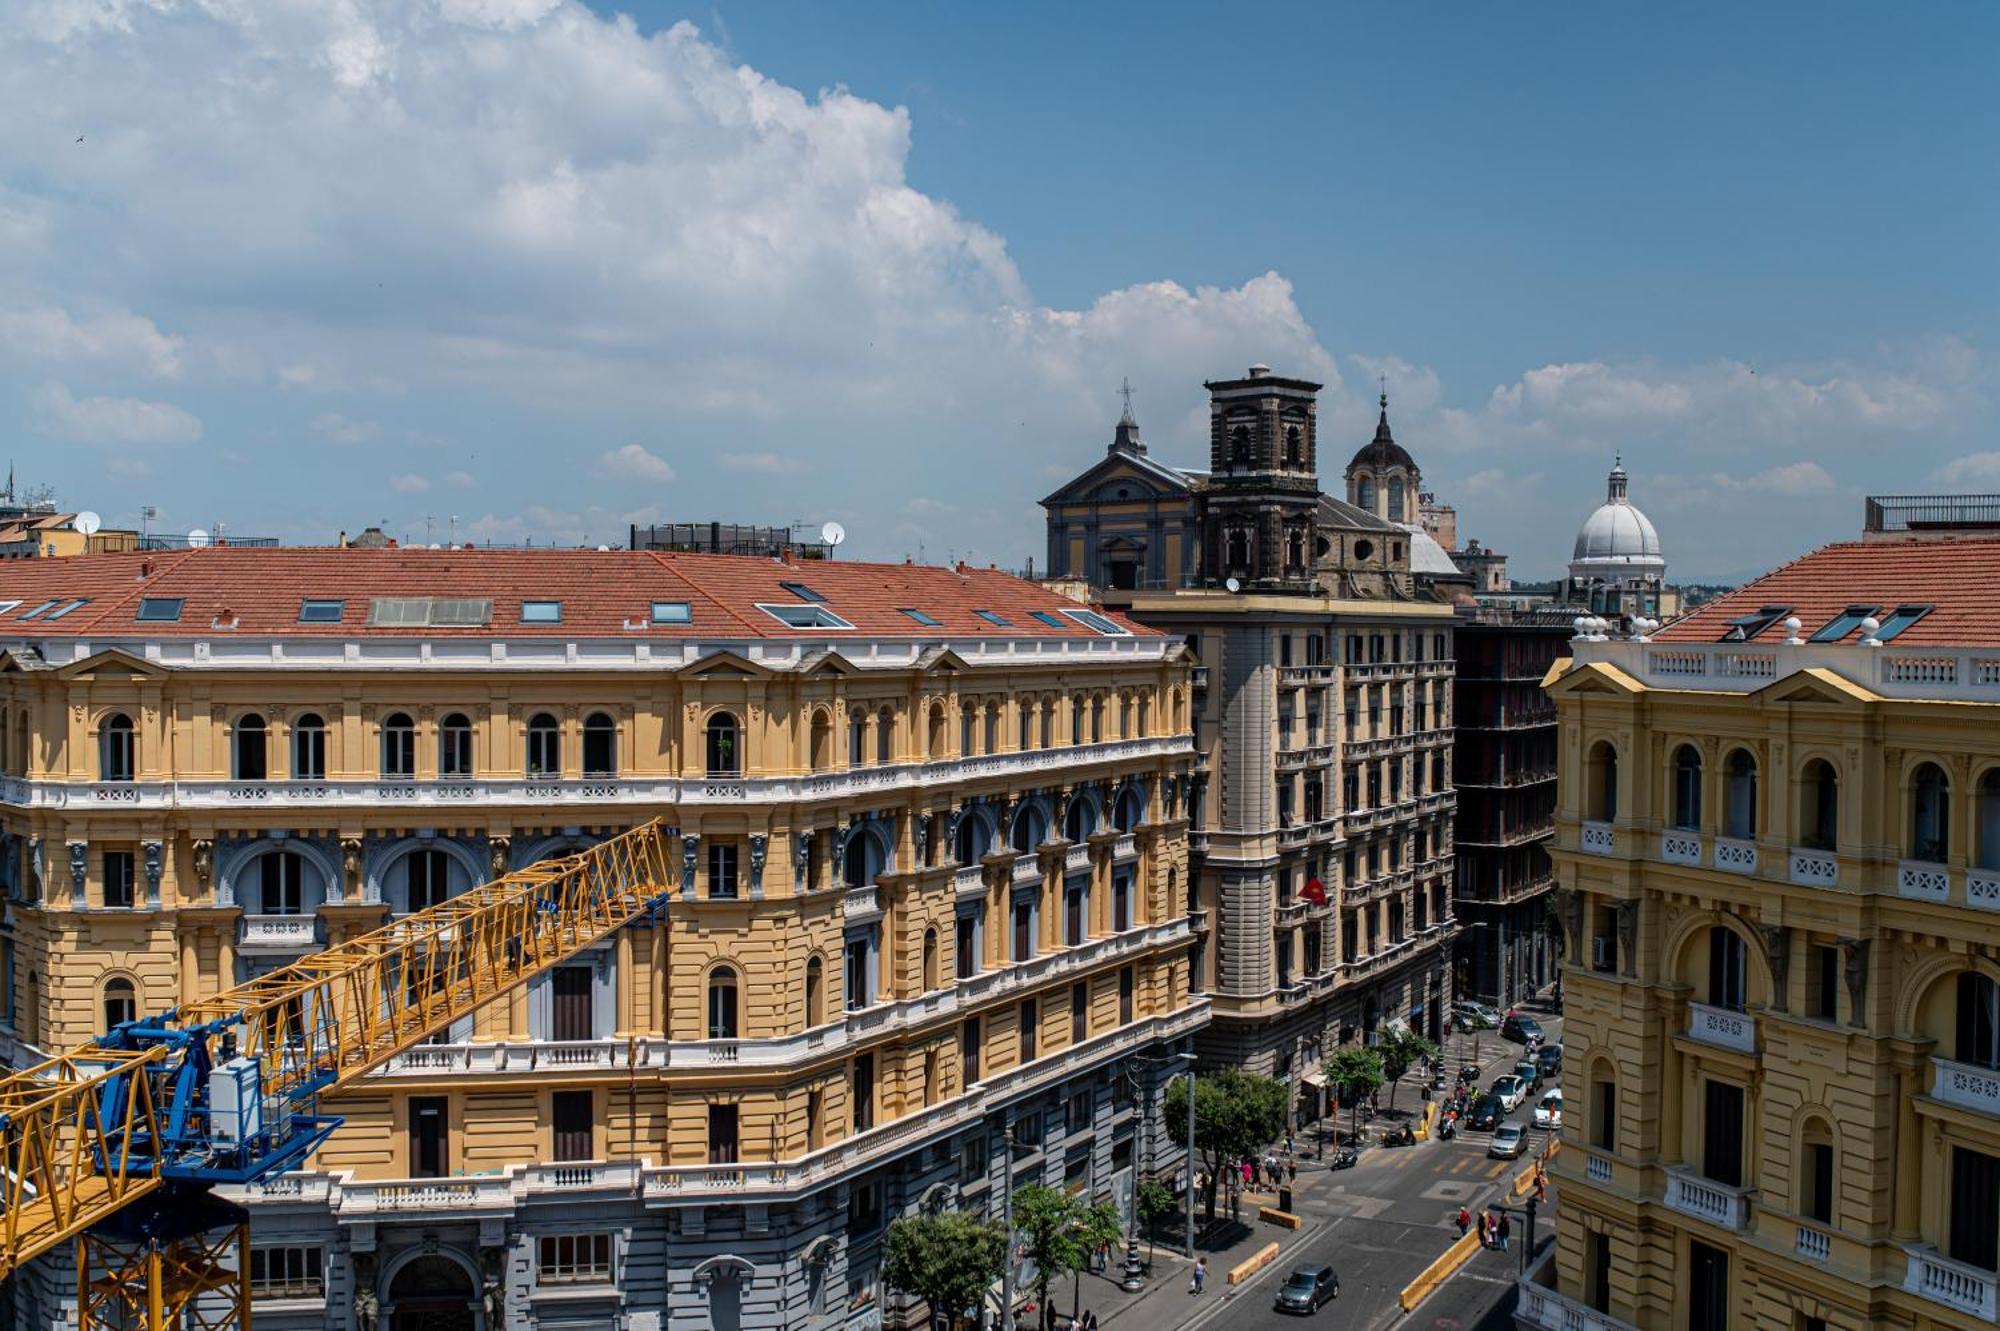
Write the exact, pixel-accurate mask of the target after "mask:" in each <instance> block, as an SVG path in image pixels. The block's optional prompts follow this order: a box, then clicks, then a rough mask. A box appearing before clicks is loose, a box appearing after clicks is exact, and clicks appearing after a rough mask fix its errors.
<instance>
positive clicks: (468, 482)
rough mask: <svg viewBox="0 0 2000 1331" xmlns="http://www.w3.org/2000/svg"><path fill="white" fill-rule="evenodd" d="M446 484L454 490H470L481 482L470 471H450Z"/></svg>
mask: <svg viewBox="0 0 2000 1331" xmlns="http://www.w3.org/2000/svg"><path fill="white" fill-rule="evenodd" d="M444 483H445V484H446V485H449V486H450V487H451V488H452V489H454V490H470V489H472V488H473V487H474V486H475V485H478V484H479V480H478V478H477V477H475V476H474V475H473V474H472V473H471V472H469V471H450V472H446V473H445V477H444Z"/></svg>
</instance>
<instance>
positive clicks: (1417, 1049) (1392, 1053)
mask: <svg viewBox="0 0 2000 1331" xmlns="http://www.w3.org/2000/svg"><path fill="white" fill-rule="evenodd" d="M1375 1047H1376V1048H1377V1049H1379V1050H1381V1051H1382V1076H1383V1077H1384V1078H1385V1079H1386V1080H1387V1081H1388V1083H1389V1108H1391V1109H1394V1108H1395V1107H1396V1084H1397V1082H1399V1081H1400V1080H1402V1076H1403V1074H1404V1073H1405V1072H1408V1071H1409V1070H1410V1069H1411V1068H1412V1067H1414V1066H1416V1063H1417V1060H1418V1059H1422V1058H1435V1057H1436V1056H1437V1051H1438V1047H1437V1046H1436V1045H1434V1044H1432V1043H1431V1042H1430V1041H1429V1040H1426V1039H1425V1038H1424V1037H1423V1036H1421V1035H1419V1034H1417V1033H1416V1032H1415V1031H1413V1030H1411V1029H1410V1028H1409V1027H1408V1026H1391V1027H1389V1028H1388V1029H1387V1030H1386V1031H1384V1032H1383V1033H1382V1038H1381V1040H1380V1041H1378V1042H1377V1043H1376V1046H1375Z"/></svg>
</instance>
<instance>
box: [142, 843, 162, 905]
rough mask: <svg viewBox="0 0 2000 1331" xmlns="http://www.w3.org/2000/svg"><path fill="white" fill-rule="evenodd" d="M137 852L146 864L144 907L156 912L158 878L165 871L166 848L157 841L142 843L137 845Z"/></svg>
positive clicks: (158, 893)
mask: <svg viewBox="0 0 2000 1331" xmlns="http://www.w3.org/2000/svg"><path fill="white" fill-rule="evenodd" d="M139 852H140V854H141V855H142V856H143V857H144V859H145V863H146V905H147V906H148V907H150V908H151V909H153V910H158V909H159V908H160V877H161V875H162V874H163V873H165V871H166V847H165V846H164V845H162V844H161V843H160V842H157V841H143V842H141V843H139Z"/></svg>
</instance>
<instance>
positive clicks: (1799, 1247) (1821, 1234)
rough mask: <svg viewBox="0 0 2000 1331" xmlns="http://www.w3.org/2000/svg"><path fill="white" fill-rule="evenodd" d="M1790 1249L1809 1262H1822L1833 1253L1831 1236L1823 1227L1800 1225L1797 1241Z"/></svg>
mask: <svg viewBox="0 0 2000 1331" xmlns="http://www.w3.org/2000/svg"><path fill="white" fill-rule="evenodd" d="M1792 1251H1794V1252H1796V1253H1797V1254H1798V1255H1799V1256H1801V1257H1803V1258H1805V1259H1806V1260H1807V1261H1809V1262H1824V1261H1825V1260H1826V1259H1827V1258H1828V1257H1829V1256H1831V1255H1832V1253H1833V1238H1832V1236H1831V1235H1829V1234H1828V1233H1827V1232H1826V1231H1825V1230H1823V1229H1814V1228H1813V1227H1812V1226H1811V1225H1800V1226H1799V1237H1798V1241H1797V1243H1796V1244H1795V1245H1794V1247H1793V1249H1792Z"/></svg>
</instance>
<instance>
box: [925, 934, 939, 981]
mask: <svg viewBox="0 0 2000 1331" xmlns="http://www.w3.org/2000/svg"><path fill="white" fill-rule="evenodd" d="M937 987H938V934H937V930H935V929H926V930H924V992H925V993H929V992H930V991H931V990H933V989H935V988H937Z"/></svg>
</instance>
